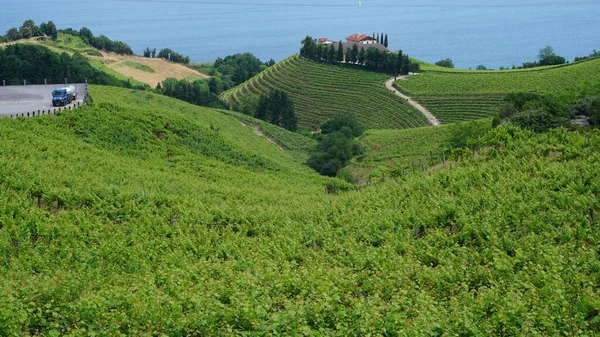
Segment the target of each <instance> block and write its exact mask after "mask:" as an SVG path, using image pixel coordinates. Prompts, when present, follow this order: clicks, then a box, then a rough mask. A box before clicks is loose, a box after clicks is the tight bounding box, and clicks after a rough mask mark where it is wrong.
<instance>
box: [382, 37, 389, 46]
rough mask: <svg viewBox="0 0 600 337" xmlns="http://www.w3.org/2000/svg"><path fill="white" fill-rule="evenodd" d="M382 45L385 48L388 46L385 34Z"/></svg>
mask: <svg viewBox="0 0 600 337" xmlns="http://www.w3.org/2000/svg"><path fill="white" fill-rule="evenodd" d="M383 45H384V46H385V47H386V48H387V46H388V35H387V34H385V39H384V40H383Z"/></svg>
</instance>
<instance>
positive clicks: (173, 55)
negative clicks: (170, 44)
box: [142, 47, 190, 65]
mask: <svg viewBox="0 0 600 337" xmlns="http://www.w3.org/2000/svg"><path fill="white" fill-rule="evenodd" d="M142 56H144V57H149V58H156V57H158V58H162V59H165V60H168V61H171V62H175V63H181V64H186V65H187V64H190V58H189V56H183V55H181V54H179V53H178V52H176V51H174V50H172V49H170V48H163V49H161V50H159V51H158V54H157V53H156V48H153V49H150V48H149V47H147V48H146V49H144V53H143V55H142Z"/></svg>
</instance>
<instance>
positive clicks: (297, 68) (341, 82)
mask: <svg viewBox="0 0 600 337" xmlns="http://www.w3.org/2000/svg"><path fill="white" fill-rule="evenodd" d="M388 77H389V76H387V75H385V74H381V73H376V72H370V71H366V70H362V69H353V68H347V67H343V66H338V65H328V64H322V63H317V62H313V61H310V60H307V59H304V58H302V57H299V56H292V57H289V58H287V59H285V60H283V61H281V62H279V63H278V64H276V65H274V66H272V67H270V68H268V69H267V70H265V71H264V72H262V73H260V74H259V75H257V76H255V77H254V78H252V79H250V80H249V81H247V82H245V83H243V84H241V85H239V86H237V87H235V88H232V89H230V90H228V91H226V92H225V93H223V94H222V95H221V98H222V99H224V100H225V101H227V102H228V103H229V104H230V105H232V106H233V107H235V108H239V107H240V106H241V105H243V104H244V102H245V101H248V100H251V99H257V97H258V96H260V95H262V94H264V93H268V92H270V91H272V90H283V91H286V92H287V93H288V94H289V95H290V96H291V98H292V100H293V101H294V104H295V108H296V115H297V117H298V124H299V125H300V126H302V127H305V128H309V129H317V128H318V127H319V125H321V124H322V123H323V122H325V121H326V120H327V119H329V118H331V117H332V116H335V115H336V114H339V113H344V112H354V113H355V114H356V115H357V116H358V119H359V120H361V121H362V122H364V123H366V124H367V125H369V126H370V127H371V128H376V129H393V128H410V127H417V126H425V125H426V120H425V118H424V117H423V116H422V115H421V114H420V113H419V112H417V111H416V110H414V109H413V108H411V107H410V106H409V105H408V104H405V103H404V102H403V100H402V99H400V98H399V97H397V96H395V95H394V94H393V93H392V92H390V91H389V90H387V89H386V88H385V86H384V82H385V80H386V79H387V78H388Z"/></svg>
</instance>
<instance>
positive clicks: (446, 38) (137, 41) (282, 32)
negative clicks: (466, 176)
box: [0, 0, 600, 68]
mask: <svg viewBox="0 0 600 337" xmlns="http://www.w3.org/2000/svg"><path fill="white" fill-rule="evenodd" d="M27 19H33V20H34V21H35V22H36V23H37V24H40V23H41V22H45V21H49V20H51V21H53V22H54V23H55V24H56V25H57V26H58V28H59V29H60V28H66V27H72V28H75V29H79V28H81V27H84V26H85V27H88V28H90V29H91V30H92V32H93V33H94V34H95V35H101V34H103V35H106V36H108V37H109V38H111V39H114V40H121V41H124V42H127V43H128V44H129V45H130V46H131V47H132V48H133V49H134V52H136V53H138V54H141V53H142V51H143V50H144V49H145V48H146V47H150V48H157V49H160V48H165V47H168V48H171V49H174V50H176V51H177V52H179V53H181V54H184V55H188V56H190V58H191V59H192V60H193V61H195V62H205V61H214V60H215V59H216V58H217V57H224V56H226V55H230V54H234V53H240V52H251V53H253V54H254V55H256V56H257V57H259V58H260V59H262V60H263V61H266V60H268V59H270V58H273V59H275V60H276V61H278V60H281V59H283V58H285V57H287V56H290V55H292V54H294V53H297V52H298V50H299V48H300V41H301V40H302V39H303V38H304V37H306V36H307V35H310V36H312V37H315V38H317V37H326V38H329V39H331V40H334V41H339V40H344V38H345V37H346V36H348V35H350V34H353V33H367V34H372V33H382V32H383V33H385V34H387V35H388V37H389V48H390V49H392V50H398V49H402V50H403V51H404V52H406V53H408V54H409V55H410V56H412V57H415V58H419V59H422V60H424V61H427V62H432V63H433V62H436V61H438V60H441V59H445V58H451V59H452V60H453V61H454V64H455V65H456V67H457V68H475V67H477V66H478V65H484V66H486V67H488V68H498V67H501V66H504V67H511V66H513V65H520V64H521V63H523V62H527V61H534V60H535V59H536V58H537V54H538V51H539V49H541V48H543V47H545V46H548V45H550V46H552V47H553V48H554V50H555V52H556V54H558V55H561V56H564V57H566V58H567V59H568V60H571V61H572V60H573V58H574V57H576V56H584V55H588V54H589V53H590V52H592V50H593V49H596V50H600V0H594V1H590V0H587V1H586V0H579V1H578V0H546V1H542V0H488V1H474V0H462V1H461V0H456V1H447V0H438V1H434V0H429V1H423V2H418V1H402V0H362V1H360V2H359V1H358V0H352V1H350V0H348V1H347V0H320V1H318V0H304V1H302V0H295V1H292V0H225V1H219V0H212V1H211V0H61V1H54V0H52V1H50V0H19V1H5V0H0V32H5V31H6V30H7V29H9V28H11V27H15V26H16V27H19V26H20V25H21V24H22V23H23V21H25V20H27Z"/></svg>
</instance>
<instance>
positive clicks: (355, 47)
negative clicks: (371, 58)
mask: <svg viewBox="0 0 600 337" xmlns="http://www.w3.org/2000/svg"><path fill="white" fill-rule="evenodd" d="M358 53H359V51H358V45H357V44H356V43H355V44H353V45H352V51H351V58H352V63H356V61H358Z"/></svg>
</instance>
